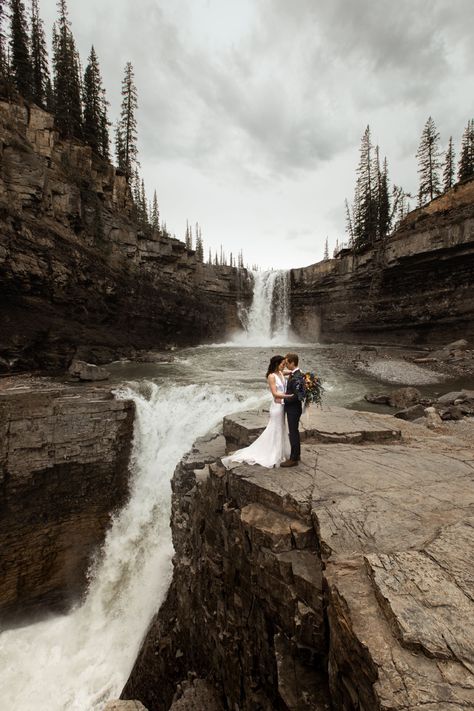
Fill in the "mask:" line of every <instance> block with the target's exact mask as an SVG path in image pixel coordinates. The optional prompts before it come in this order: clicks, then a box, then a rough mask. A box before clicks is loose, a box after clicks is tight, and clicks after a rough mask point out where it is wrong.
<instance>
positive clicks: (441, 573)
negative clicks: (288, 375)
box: [123, 408, 474, 711]
mask: <svg viewBox="0 0 474 711" xmlns="http://www.w3.org/2000/svg"><path fill="white" fill-rule="evenodd" d="M264 419H265V418H262V417H261V416H257V415H256V414H253V415H251V416H249V415H243V416H238V417H235V418H233V417H231V418H226V422H225V423H224V431H225V432H226V436H227V437H228V442H230V443H231V444H232V446H233V447H235V446H236V445H238V444H240V441H241V442H245V441H249V440H252V439H253V438H254V437H255V436H257V434H258V432H259V431H260V430H261V428H262V427H263V425H264ZM394 423H396V424H394ZM239 433H240V434H239ZM302 438H303V448H302V459H303V463H302V464H301V465H300V466H299V467H298V468H297V469H293V470H291V471H290V470H285V471H284V470H282V469H275V470H268V469H263V468H261V467H259V466H253V467H250V466H247V465H236V466H235V467H233V468H230V469H224V468H223V467H222V465H221V464H220V459H219V458H220V457H221V456H222V454H223V453H224V451H225V448H226V442H225V439H224V437H223V436H221V435H210V436H208V437H206V438H203V439H201V440H199V441H198V442H196V444H195V446H194V447H193V449H192V451H191V452H190V453H189V454H188V455H187V456H186V457H185V458H184V459H183V461H182V462H181V463H180V464H179V465H178V467H177V469H176V472H175V475H174V479H173V507H172V531H173V540H174V545H175V549H176V554H175V558H174V577H173V581H172V584H171V588H170V591H169V594H168V597H167V599H166V601H165V603H164V605H163V607H162V609H161V610H160V612H159V613H158V615H157V616H156V618H155V620H154V621H153V623H152V625H151V627H150V630H149V633H148V635H147V637H146V639H145V642H144V644H143V647H142V650H141V653H140V655H139V658H138V660H137V662H136V665H135V668H134V669H133V671H132V674H131V676H130V679H129V681H128V683H127V685H126V687H125V689H124V692H123V697H124V698H128V699H140V700H141V701H142V702H143V703H144V704H145V706H146V707H147V708H148V709H149V710H150V711H158V710H159V711H164V710H165V709H169V708H170V705H171V702H172V699H173V694H174V691H175V688H176V685H178V688H179V683H180V682H181V681H183V680H186V679H187V677H188V675H189V674H190V673H191V675H192V676H197V677H198V678H201V679H202V680H203V682H206V683H207V684H212V685H213V687H214V690H215V692H216V693H217V694H218V698H219V703H220V708H221V710H222V709H228V710H230V709H232V711H237V710H239V711H257V710H259V711H274V710H275V709H280V710H283V709H284V710H286V711H305V710H307V711H309V710H312V711H323V710H325V709H329V708H331V709H333V711H382V710H385V711H408V710H410V711H418V710H419V711H427V709H429V710H430V711H446V709H447V708H449V709H452V710H453V711H467V709H471V708H473V706H474V665H473V661H474V656H473V655H474V644H473V640H474V634H473V630H472V629H471V626H472V624H471V621H472V619H473V614H474V603H473V586H472V565H473V563H474V559H473V551H474V546H473V543H474V535H473V531H474V528H473V522H474V499H473V485H472V472H473V465H474V458H473V452H472V449H471V448H470V447H469V446H467V444H465V443H464V442H463V441H462V440H457V439H455V438H450V437H443V438H437V437H436V435H433V433H431V432H430V431H429V430H427V429H426V428H424V427H420V426H417V425H413V424H410V423H405V422H401V421H395V420H394V419H393V418H392V417H390V416H383V415H374V414H369V413H355V412H351V411H347V410H344V409H342V408H332V409H331V410H329V411H323V412H322V413H321V412H317V411H313V412H312V413H311V415H310V417H309V420H307V421H306V423H305V425H304V428H303V437H302ZM239 440H240V441H239ZM172 708H174V707H172ZM183 708H193V710H194V711H204V709H205V708H206V706H205V705H203V706H196V705H195V706H183ZM212 708H213V709H214V708H219V707H215V706H212Z"/></svg>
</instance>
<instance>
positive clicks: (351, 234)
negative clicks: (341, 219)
mask: <svg viewBox="0 0 474 711" xmlns="http://www.w3.org/2000/svg"><path fill="white" fill-rule="evenodd" d="M345 206H346V232H347V234H348V235H349V244H350V245H351V246H352V245H353V243H354V226H353V221H352V215H351V208H350V207H349V202H348V200H347V198H346V200H345Z"/></svg>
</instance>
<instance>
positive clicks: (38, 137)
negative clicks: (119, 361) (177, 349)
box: [0, 102, 251, 372]
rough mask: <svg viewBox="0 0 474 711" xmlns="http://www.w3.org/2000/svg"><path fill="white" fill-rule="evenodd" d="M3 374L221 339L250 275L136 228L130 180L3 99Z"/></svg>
mask: <svg viewBox="0 0 474 711" xmlns="http://www.w3.org/2000/svg"><path fill="white" fill-rule="evenodd" d="M0 285H1V286H0V297H1V298H0V334H1V335H0V372H2V371H3V372H8V371H12V370H13V371H14V370H28V369H35V368H47V369H63V368H64V367H65V366H66V365H67V364H68V363H69V362H70V360H71V359H72V358H73V357H79V358H81V359H85V360H90V361H92V362H95V363H103V362H106V361H108V360H111V359H113V358H116V357H119V356H121V355H131V354H133V352H134V351H135V350H140V349H151V348H167V347H170V346H183V345H194V344H198V343H203V342H206V341H210V340H223V339H224V338H225V336H226V334H227V333H228V332H230V331H232V330H233V329H235V328H238V327H239V320H238V313H237V303H238V302H239V301H241V300H242V301H244V302H245V301H247V302H248V300H249V299H250V298H251V282H250V281H249V279H248V275H247V273H246V272H245V270H237V269H233V268H230V267H214V266H208V265H205V264H201V263H199V262H198V261H197V259H196V255H195V253H194V251H193V250H188V249H186V247H185V245H184V243H183V242H181V241H179V240H177V239H173V238H170V237H169V236H163V234H162V233H159V232H153V231H151V230H150V229H142V228H140V227H139V226H138V225H137V222H136V220H135V218H134V207H133V203H132V200H131V195H130V191H129V188H128V186H127V183H126V180H125V177H124V176H123V175H122V174H120V172H119V171H117V170H116V169H115V168H114V167H113V166H112V165H111V164H110V163H109V162H107V161H104V160H101V159H100V158H98V157H97V156H95V155H94V154H93V153H92V151H91V149H90V147H89V146H86V145H84V144H81V143H78V142H71V141H61V140H59V137H58V134H57V132H56V131H55V129H54V119H53V116H51V115H50V114H48V113H46V112H45V111H42V110H41V109H39V108H37V107H35V106H23V105H19V104H14V103H13V104H11V103H7V102H0Z"/></svg>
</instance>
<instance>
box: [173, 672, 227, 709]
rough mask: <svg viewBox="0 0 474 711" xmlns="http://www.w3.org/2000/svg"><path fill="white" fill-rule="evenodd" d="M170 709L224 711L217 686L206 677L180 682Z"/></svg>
mask: <svg viewBox="0 0 474 711" xmlns="http://www.w3.org/2000/svg"><path fill="white" fill-rule="evenodd" d="M169 711H224V707H223V705H222V703H221V702H220V700H219V698H218V695H217V692H216V690H215V688H214V687H213V686H212V685H211V684H210V683H209V682H207V681H205V680H204V679H191V680H187V681H183V682H182V683H181V684H178V688H177V691H176V694H175V696H174V698H173V703H172V704H171V706H170V710H169Z"/></svg>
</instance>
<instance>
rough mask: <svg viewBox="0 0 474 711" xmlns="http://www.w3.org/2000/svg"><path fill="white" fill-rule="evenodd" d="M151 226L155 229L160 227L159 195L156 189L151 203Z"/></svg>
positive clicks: (157, 229)
mask: <svg viewBox="0 0 474 711" xmlns="http://www.w3.org/2000/svg"><path fill="white" fill-rule="evenodd" d="M150 221H151V228H152V229H153V230H155V231H159V229H160V210H159V207H158V197H157V195H156V190H155V191H154V193H153V202H152V205H151V218H150Z"/></svg>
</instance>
